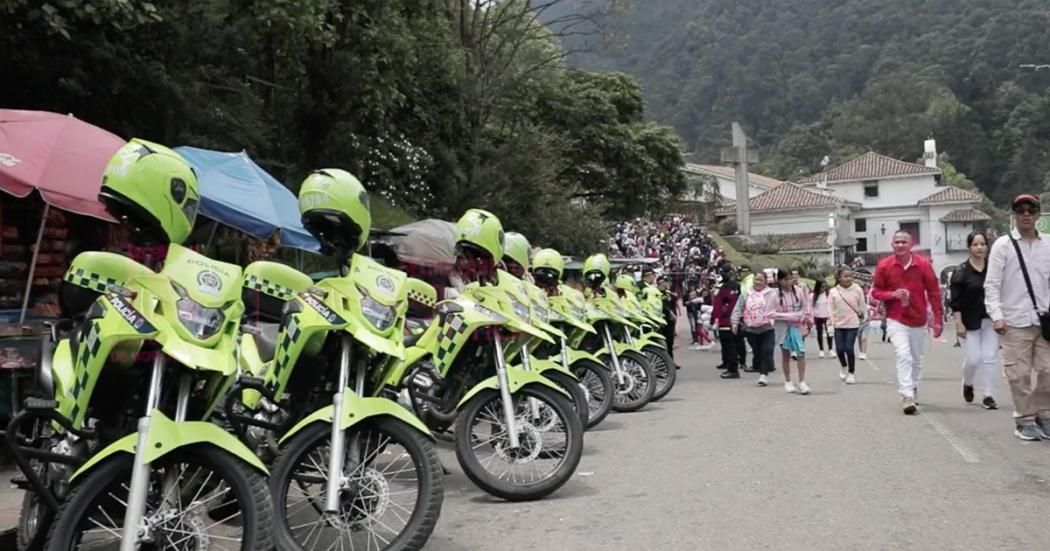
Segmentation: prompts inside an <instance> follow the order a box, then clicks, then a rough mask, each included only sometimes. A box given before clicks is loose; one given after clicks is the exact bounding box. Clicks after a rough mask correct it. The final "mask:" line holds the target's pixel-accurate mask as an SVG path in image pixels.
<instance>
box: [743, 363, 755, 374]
mask: <svg viewBox="0 0 1050 551" xmlns="http://www.w3.org/2000/svg"><path fill="white" fill-rule="evenodd" d="M744 373H755V366H753V365H747V366H744Z"/></svg>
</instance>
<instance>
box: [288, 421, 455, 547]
mask: <svg viewBox="0 0 1050 551" xmlns="http://www.w3.org/2000/svg"><path fill="white" fill-rule="evenodd" d="M331 429H332V427H331V425H329V424H327V423H314V424H313V425H311V426H309V427H307V428H305V429H303V431H302V432H301V433H299V434H297V435H295V436H294V437H292V439H291V440H289V441H288V443H287V444H285V447H284V450H283V451H282V453H281V456H280V458H278V460H277V463H276V464H275V465H274V467H273V473H272V474H271V476H270V488H271V491H272V492H273V499H274V507H275V508H276V509H277V523H276V524H277V534H276V539H277V543H278V549H281V550H298V549H363V550H385V549H397V550H409V551H414V550H417V549H421V548H422V547H423V545H424V544H426V542H427V539H429V538H430V534H431V533H433V531H434V526H435V525H436V524H437V520H438V516H440V514H441V504H442V501H443V500H444V495H445V493H444V486H443V482H442V478H441V477H442V469H441V463H440V461H439V460H438V456H437V449H436V447H435V445H434V443H433V442H432V441H431V440H430V439H428V438H427V437H426V436H424V435H423V434H421V433H420V432H419V431H417V430H416V429H414V428H412V427H410V426H408V425H407V424H405V423H404V422H402V421H399V420H397V419H393V418H390V417H378V418H371V419H368V420H365V421H361V422H360V423H358V424H357V425H354V426H352V427H350V428H348V429H347V430H346V431H345V434H346V437H345V442H346V457H345V458H344V459H343V476H344V477H345V478H346V483H345V485H344V487H343V489H342V491H341V493H340V510H339V511H338V512H336V513H328V512H325V510H324V509H325V492H326V483H327V481H328V461H329V454H330V453H331V451H330V450H331V446H330V442H331V436H332V430H331ZM355 446H356V448H355Z"/></svg>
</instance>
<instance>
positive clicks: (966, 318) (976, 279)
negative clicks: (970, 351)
mask: <svg viewBox="0 0 1050 551" xmlns="http://www.w3.org/2000/svg"><path fill="white" fill-rule="evenodd" d="M987 272H988V267H987V265H986V266H985V270H984V271H983V272H978V271H977V270H975V269H974V267H973V265H972V264H970V261H969V260H967V261H966V262H963V263H962V264H959V268H958V269H957V270H955V273H954V274H952V282H951V294H952V298H951V302H949V305H950V306H951V307H952V310H953V311H955V312H960V313H961V314H962V320H963V325H964V326H966V330H967V331H976V330H978V329H980V328H981V320H983V319H984V318H987V317H988V310H987V309H985V307H984V278H985V276H986V275H987Z"/></svg>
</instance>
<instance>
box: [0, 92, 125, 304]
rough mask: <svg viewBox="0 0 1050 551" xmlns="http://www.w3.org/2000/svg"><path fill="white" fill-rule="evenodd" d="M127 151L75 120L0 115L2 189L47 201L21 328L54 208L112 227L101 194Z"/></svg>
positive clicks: (41, 114)
mask: <svg viewBox="0 0 1050 551" xmlns="http://www.w3.org/2000/svg"><path fill="white" fill-rule="evenodd" d="M123 145H124V140H122V139H121V138H120V137H118V136H116V135H115V134H111V133H110V132H107V131H105V130H103V129H101V128H99V127H97V126H92V125H90V124H88V123H86V122H84V121H81V120H79V119H77V118H75V117H73V116H72V115H61V114H58V113H49V112H47V111H22V110H16V109H0V189H2V190H4V191H6V192H7V193H10V194H11V195H14V196H15V197H25V196H27V195H29V194H30V193H32V192H33V190H37V191H39V192H40V196H41V197H42V198H43V199H44V212H43V214H42V216H41V218H40V229H39V231H38V232H37V236H36V244H35V245H34V246H33V259H32V261H31V263H30V264H29V278H28V280H27V281H26V289H25V298H24V299H23V300H22V312H21V315H20V316H19V319H18V321H19V323H22V322H24V321H25V317H26V309H27V308H28V306H29V294H30V291H31V289H32V284H33V276H34V273H35V270H36V264H37V257H38V255H39V253H40V241H41V239H43V237H44V226H45V225H46V223H47V215H48V211H49V210H50V209H51V207H52V206H54V207H56V208H60V209H62V210H67V211H70V212H74V213H77V214H83V215H86V216H93V217H95V218H98V219H101V220H106V221H109V222H112V221H113V218H112V217H111V216H110V215H109V214H108V213H107V212H106V209H105V208H104V207H103V206H102V204H101V203H99V201H98V191H99V188H101V187H102V172H103V171H104V170H105V168H106V164H107V163H108V162H109V159H110V157H112V156H113V154H114V153H116V152H117V150H118V149H120V148H121V146H123Z"/></svg>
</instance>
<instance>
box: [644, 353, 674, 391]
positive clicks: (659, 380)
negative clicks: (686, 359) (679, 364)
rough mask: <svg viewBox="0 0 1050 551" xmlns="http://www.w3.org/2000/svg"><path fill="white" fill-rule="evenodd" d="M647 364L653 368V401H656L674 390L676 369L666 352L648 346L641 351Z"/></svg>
mask: <svg viewBox="0 0 1050 551" xmlns="http://www.w3.org/2000/svg"><path fill="white" fill-rule="evenodd" d="M642 350H643V351H644V352H645V357H646V358H647V359H648V360H649V364H650V365H652V366H653V375H655V376H656V390H655V391H654V392H653V401H654V402H655V401H657V400H659V399H660V398H663V397H664V396H667V393H668V392H671V389H672V388H674V383H675V381H676V380H677V379H678V369H677V368H675V365H674V360H673V359H671V355H670V354H668V353H667V350H666V349H664V348H663V347H661V346H657V345H655V344H650V345H649V346H646V347H645V348H643V349H642Z"/></svg>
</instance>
